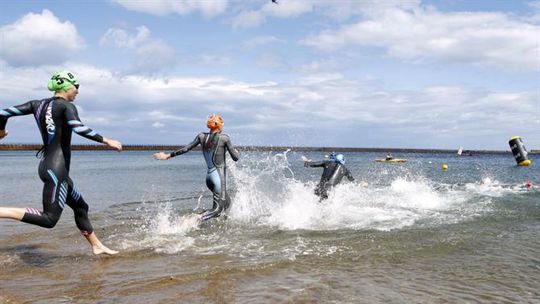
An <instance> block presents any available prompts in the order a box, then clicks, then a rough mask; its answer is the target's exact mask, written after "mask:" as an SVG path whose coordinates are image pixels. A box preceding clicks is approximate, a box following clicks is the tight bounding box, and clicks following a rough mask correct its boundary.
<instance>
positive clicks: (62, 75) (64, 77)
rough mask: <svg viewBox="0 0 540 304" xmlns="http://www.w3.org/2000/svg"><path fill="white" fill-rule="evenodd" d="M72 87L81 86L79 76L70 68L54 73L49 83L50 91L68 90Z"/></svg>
mask: <svg viewBox="0 0 540 304" xmlns="http://www.w3.org/2000/svg"><path fill="white" fill-rule="evenodd" d="M72 87H76V88H77V89H78V88H79V78H77V76H75V74H73V73H71V72H70V71H68V70H62V71H59V72H56V73H54V75H53V76H52V77H51V80H50V81H49V84H48V85H47V88H48V89H49V91H53V92H57V91H67V90H69V89H71V88H72Z"/></svg>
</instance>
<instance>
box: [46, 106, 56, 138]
mask: <svg viewBox="0 0 540 304" xmlns="http://www.w3.org/2000/svg"><path fill="white" fill-rule="evenodd" d="M45 123H46V124H47V133H49V134H51V135H53V134H54V131H55V130H56V127H55V125H54V120H53V118H52V104H51V105H49V106H48V107H47V112H45Z"/></svg>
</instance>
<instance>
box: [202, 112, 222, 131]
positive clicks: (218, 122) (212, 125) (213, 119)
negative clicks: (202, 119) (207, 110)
mask: <svg viewBox="0 0 540 304" xmlns="http://www.w3.org/2000/svg"><path fill="white" fill-rule="evenodd" d="M206 126H207V127H208V129H210V130H211V131H212V132H217V131H221V129H222V128H223V118H222V117H221V115H219V114H212V115H208V120H207V121H206Z"/></svg>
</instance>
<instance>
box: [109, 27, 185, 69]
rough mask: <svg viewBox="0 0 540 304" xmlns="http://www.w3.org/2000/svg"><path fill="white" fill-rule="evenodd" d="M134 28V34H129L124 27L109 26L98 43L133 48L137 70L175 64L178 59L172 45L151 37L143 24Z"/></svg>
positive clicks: (166, 66) (160, 67)
mask: <svg viewBox="0 0 540 304" xmlns="http://www.w3.org/2000/svg"><path fill="white" fill-rule="evenodd" d="M136 30H137V32H136V33H135V34H130V33H129V32H128V31H127V30H125V29H120V28H109V29H108V30H107V31H106V32H105V34H103V36H102V37H101V40H100V44H101V45H109V44H112V45H114V46H116V47H118V48H128V49H133V50H134V52H135V55H136V57H137V59H136V70H137V71H143V72H145V73H153V72H157V71H160V70H163V69H167V68H170V67H172V66H174V65H176V63H177V61H178V60H177V58H176V57H177V54H176V50H175V49H174V48H173V47H171V46H170V45H168V44H167V43H165V42H163V41H162V40H160V39H156V38H153V37H151V32H150V30H149V29H148V28H147V27H146V26H144V25H142V26H139V27H137V28H136Z"/></svg>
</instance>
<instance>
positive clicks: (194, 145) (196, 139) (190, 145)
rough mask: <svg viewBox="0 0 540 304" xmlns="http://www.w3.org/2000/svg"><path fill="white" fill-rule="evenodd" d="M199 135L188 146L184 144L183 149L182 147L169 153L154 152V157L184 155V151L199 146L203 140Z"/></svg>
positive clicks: (159, 158) (165, 157) (164, 157)
mask: <svg viewBox="0 0 540 304" xmlns="http://www.w3.org/2000/svg"><path fill="white" fill-rule="evenodd" d="M199 135H200V134H199ZM199 135H197V136H196V137H195V139H194V140H193V141H192V142H191V143H190V144H188V145H187V146H184V147H183V148H182V149H180V150H178V151H174V152H171V153H169V154H167V153H163V152H158V153H154V158H155V159H158V160H166V159H169V158H171V157H175V156H178V155H182V154H184V153H187V152H189V151H190V150H191V149H193V148H195V147H196V146H198V145H199V144H200V143H201V140H200V139H199V137H200V136H199Z"/></svg>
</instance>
